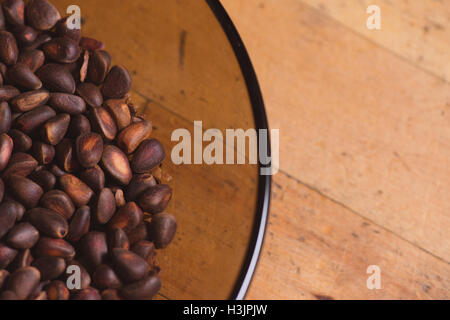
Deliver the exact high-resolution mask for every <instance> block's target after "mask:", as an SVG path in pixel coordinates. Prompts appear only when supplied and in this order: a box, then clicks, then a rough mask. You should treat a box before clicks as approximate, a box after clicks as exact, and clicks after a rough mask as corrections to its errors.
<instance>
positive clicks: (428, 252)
mask: <svg viewBox="0 0 450 320" xmlns="http://www.w3.org/2000/svg"><path fill="white" fill-rule="evenodd" d="M279 174H283V175H285V176H286V177H287V178H288V179H291V180H293V181H295V182H297V183H299V184H301V185H302V186H304V187H306V188H308V189H310V190H312V191H314V192H317V193H318V194H319V195H321V196H322V197H324V198H326V199H328V200H330V201H332V202H333V203H335V204H337V205H339V206H341V207H342V208H344V209H346V210H348V211H349V212H351V213H353V214H354V215H357V216H358V217H360V218H362V219H364V220H367V221H369V222H370V223H372V224H373V225H375V226H377V227H379V228H380V229H383V230H384V231H386V232H388V233H390V234H392V235H394V236H395V237H397V238H399V239H401V240H403V241H405V242H407V243H409V244H410V245H412V246H414V247H416V248H418V249H420V250H421V251H423V252H425V253H426V254H429V255H430V256H432V257H434V258H436V259H438V260H439V261H441V262H444V263H446V264H448V265H450V262H449V261H447V260H445V259H444V258H442V257H440V256H438V255H436V254H434V253H432V252H430V251H428V250H426V249H424V248H422V247H421V246H419V245H418V244H417V243H414V242H412V241H410V240H408V239H406V238H404V237H402V236H401V235H399V234H397V233H395V232H394V231H392V230H390V229H389V228H387V227H385V226H383V225H381V224H378V223H377V222H375V221H373V220H371V219H369V218H367V217H366V216H364V215H362V214H360V213H359V212H357V211H355V210H354V209H352V208H350V207H348V206H347V205H345V204H344V203H342V202H340V201H338V200H336V199H333V198H332V197H330V196H328V195H327V194H324V193H323V192H322V191H320V190H319V189H317V188H315V187H313V186H311V185H309V184H307V183H305V182H303V181H301V180H299V179H298V178H296V177H294V176H292V175H291V174H289V173H287V172H285V171H284V170H280V171H279ZM269 214H270V213H269Z"/></svg>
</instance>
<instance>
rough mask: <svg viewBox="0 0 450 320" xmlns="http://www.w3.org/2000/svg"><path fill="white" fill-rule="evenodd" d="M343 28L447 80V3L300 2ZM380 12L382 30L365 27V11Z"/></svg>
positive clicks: (449, 6) (449, 14) (449, 48)
mask: <svg viewBox="0 0 450 320" xmlns="http://www.w3.org/2000/svg"><path fill="white" fill-rule="evenodd" d="M302 2H304V3H306V4H308V5H310V6H311V7H314V8H316V9H318V10H320V11H321V12H322V13H324V14H326V15H328V16H330V17H332V18H333V19H336V20H337V21H339V22H340V23H342V24H344V25H345V26H346V27H348V28H350V29H352V30H354V31H355V32H357V33H359V34H361V35H363V36H364V37H367V38H369V39H370V40H372V41H374V42H375V43H377V44H379V45H381V46H383V47H385V48H387V49H388V50H390V51H392V52H395V53H396V54H398V55H399V56H401V57H404V58H405V59H408V60H409V61H410V62H411V63H413V64H415V65H417V66H419V67H421V68H423V69H425V70H428V71H429V72H431V73H434V74H435V75H437V76H439V77H442V79H445V80H446V81H449V80H450V64H449V62H448V61H449V58H450V43H449V41H448V39H450V28H448V21H450V3H449V2H448V1H408V0H397V1H389V0H380V1H376V2H374V1H370V0H361V1H356V0H333V1H323V0H302ZM372 4H376V5H378V6H379V7H380V9H381V18H382V20H381V21H382V27H381V30H376V31H372V30H369V29H368V28H367V27H366V21H367V18H368V15H367V14H366V9H367V7H368V6H369V5H372Z"/></svg>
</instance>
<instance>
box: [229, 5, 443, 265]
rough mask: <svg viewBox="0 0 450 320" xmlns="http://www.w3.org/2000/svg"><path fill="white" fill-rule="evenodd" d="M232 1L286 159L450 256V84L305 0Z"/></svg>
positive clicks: (320, 186) (316, 184) (293, 170)
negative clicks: (355, 31) (305, 2)
mask: <svg viewBox="0 0 450 320" xmlns="http://www.w3.org/2000/svg"><path fill="white" fill-rule="evenodd" d="M349 3H351V1H349ZM224 4H225V6H226V8H227V9H228V11H229V13H230V14H231V16H232V17H234V18H235V19H234V20H235V23H236V25H237V28H238V29H239V30H240V31H241V34H242V37H243V39H244V42H245V43H246V44H247V46H248V49H249V51H250V55H251V56H252V58H253V62H254V65H255V68H256V70H257V72H258V75H259V79H260V83H261V86H262V91H263V92H264V97H265V101H266V104H267V110H268V114H269V119H270V125H271V127H272V128H280V129H281V133H280V135H281V136H280V140H281V142H280V154H281V168H282V170H283V171H284V172H287V173H288V174H289V175H292V176H294V177H296V178H298V179H299V180H300V181H302V182H303V183H305V184H306V185H309V186H311V187H313V188H314V189H317V190H319V191H320V192H321V193H323V194H325V195H327V196H328V197H330V198H332V199H334V200H336V201H338V202H340V203H343V204H345V205H346V206H347V207H349V208H351V209H352V210H354V211H356V212H358V213H359V214H361V215H362V216H364V217H366V218H367V219H370V220H371V221H374V222H375V223H377V224H378V225H380V226H383V227H385V228H387V229H389V230H392V231H393V232H394V233H396V234H397V235H399V236H400V237H402V238H404V239H406V240H407V241H409V242H411V243H414V244H416V245H418V246H419V247H422V248H424V249H425V250H427V251H429V252H431V253H432V254H434V255H436V256H439V257H442V258H443V259H445V260H446V261H449V260H450V241H449V239H448V230H450V217H449V215H448V212H449V211H450V203H449V202H448V199H447V198H448V194H449V192H450V179H449V178H448V177H449V176H450V167H449V166H448V159H449V158H450V148H449V143H448V141H450V139H449V138H450V126H449V119H450V113H449V112H448V111H449V107H450V90H449V89H450V87H449V85H447V84H446V83H445V82H444V81H442V80H441V79H438V78H437V77H435V76H434V75H430V74H429V73H427V72H424V71H422V70H421V69H418V68H417V67H416V66H414V65H412V64H410V63H409V62H407V61H405V60H404V59H401V58H399V57H398V56H397V55H396V54H393V53H391V52H389V51H387V50H386V49H384V48H380V47H379V46H377V45H375V44H374V43H373V42H372V41H368V40H367V39H364V38H362V37H360V36H359V35H357V34H355V33H354V32H353V31H351V30H349V29H348V28H346V27H344V26H342V24H340V23H336V22H335V21H333V20H331V19H330V18H328V17H327V16H324V15H322V14H321V13H320V12H319V11H317V10H314V9H311V7H309V6H306V5H304V4H303V3H302V2H300V1H296V0H282V1H278V0H265V1H254V0H250V1H224ZM255 10H256V11H255ZM249 16H252V19H248V18H243V17H249ZM239 17H242V18H239ZM274 35H276V36H274ZM449 55H450V52H449ZM274 84H276V85H274Z"/></svg>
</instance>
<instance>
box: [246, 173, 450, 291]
mask: <svg viewBox="0 0 450 320" xmlns="http://www.w3.org/2000/svg"><path fill="white" fill-rule="evenodd" d="M370 265H378V266H379V267H380V269H381V290H369V289H368V288H367V285H366V282H367V279H368V277H369V275H368V274H367V273H366V270H367V268H368V267H369V266H370ZM247 298H248V299H328V298H331V299H449V298H450V265H449V264H448V263H445V262H443V261H442V260H440V259H438V258H435V257H432V256H431V255H429V254H428V253H426V252H424V251H422V250H421V249H419V248H417V247H415V246H414V245H411V244H410V243H408V242H406V241H404V240H402V239H400V238H398V237H397V236H396V235H394V234H392V233H391V232H389V231H386V230H385V229H382V228H380V227H378V226H377V225H375V224H373V223H372V222H371V221H369V220H367V219H364V218H361V217H360V216H358V215H356V214H354V213H352V212H351V211H349V210H348V209H346V208H344V207H342V206H341V205H339V204H336V203H335V202H333V201H331V200H329V199H327V198H326V197H324V196H323V195H321V194H319V193H317V192H315V191H312V190H311V189H310V188H307V187H305V186H304V185H302V184H300V183H298V182H297V181H295V180H294V179H291V178H289V177H287V176H286V175H284V174H279V175H277V176H276V177H275V183H274V191H273V201H272V208H271V215H270V221H269V228H268V233H267V237H266V241H265V245H264V250H263V256H262V259H261V261H260V263H259V266H258V268H257V276H256V277H255V279H254V281H253V283H252V286H251V288H250V291H249V294H248V296H247Z"/></svg>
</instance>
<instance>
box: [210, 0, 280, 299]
mask: <svg viewBox="0 0 450 320" xmlns="http://www.w3.org/2000/svg"><path fill="white" fill-rule="evenodd" d="M205 1H206V2H207V3H208V5H209V7H210V8H211V10H212V11H213V13H214V15H215V16H216V18H217V20H218V21H219V23H220V25H221V26H222V29H223V31H224V32H225V34H226V36H227V37H228V40H229V42H230V44H231V46H232V48H233V51H234V54H235V56H236V59H237V60H238V62H239V65H240V68H241V71H242V74H243V76H244V79H245V82H246V86H247V91H248V94H249V97H250V102H251V105H252V109H253V117H254V121H255V127H256V130H260V129H265V130H267V132H270V131H269V125H268V121H267V114H266V109H265V107H264V100H263V97H262V94H261V89H260V86H259V83H258V79H257V76H256V73H255V70H254V68H253V65H252V62H251V60H250V57H249V55H248V52H247V49H246V48H245V45H244V43H243V42H242V39H241V37H240V35H239V33H238V31H237V29H236V27H235V26H234V24H233V22H232V20H231V18H230V16H229V15H228V13H227V12H226V10H225V8H224V7H223V6H222V4H221V3H220V1H219V0H205ZM259 140H260V137H259V135H258V146H259ZM267 142H268V143H267V146H268V154H269V155H270V154H271V144H270V138H269V136H267ZM258 158H259V154H258ZM259 163H260V165H259V169H261V167H262V166H261V162H259ZM270 165H271V164H270V163H269V165H267V166H270ZM267 166H264V167H267ZM271 186H272V177H271V176H268V175H266V176H263V175H259V178H258V196H257V200H256V201H257V203H256V212H255V220H254V223H253V229H252V233H251V238H250V243H249V246H248V248H247V254H246V257H245V259H244V262H243V265H242V268H241V271H240V274H239V276H238V279H237V281H236V283H235V285H234V289H233V291H232V293H231V295H230V300H243V299H244V298H245V296H246V294H247V291H248V288H249V286H250V283H251V281H252V278H253V275H254V273H255V269H256V267H257V264H258V261H259V257H260V254H261V249H262V246H263V242H264V235H265V231H266V226H267V219H268V214H269V206H270V197H271Z"/></svg>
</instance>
